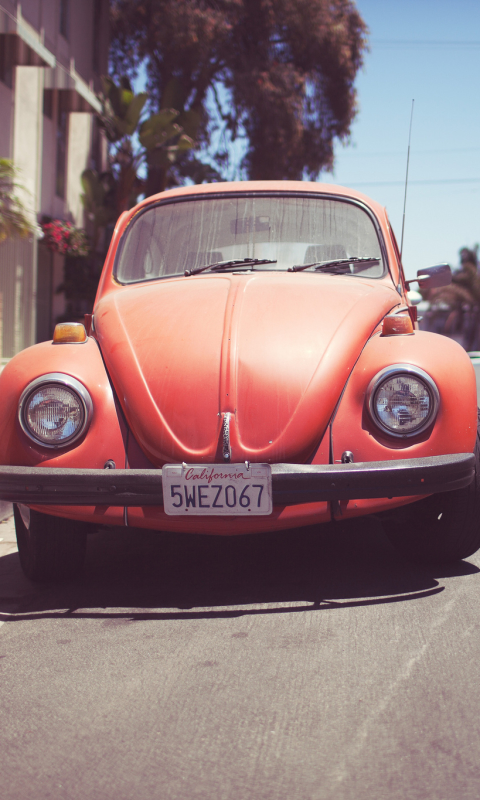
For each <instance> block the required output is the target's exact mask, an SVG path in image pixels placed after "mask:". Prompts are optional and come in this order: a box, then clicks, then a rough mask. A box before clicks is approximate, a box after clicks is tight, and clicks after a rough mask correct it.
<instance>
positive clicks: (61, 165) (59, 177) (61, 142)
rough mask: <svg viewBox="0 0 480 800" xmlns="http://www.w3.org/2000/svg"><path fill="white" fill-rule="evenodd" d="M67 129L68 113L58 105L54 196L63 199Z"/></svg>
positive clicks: (60, 104)
mask: <svg viewBox="0 0 480 800" xmlns="http://www.w3.org/2000/svg"><path fill="white" fill-rule="evenodd" d="M67 128H68V113H67V111H64V110H63V109H62V103H61V102H59V103H58V113H57V174H56V180H55V194H56V195H57V197H61V198H63V199H64V198H65V170H66V160H67Z"/></svg>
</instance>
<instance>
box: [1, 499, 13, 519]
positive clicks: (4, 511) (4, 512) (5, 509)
mask: <svg viewBox="0 0 480 800" xmlns="http://www.w3.org/2000/svg"><path fill="white" fill-rule="evenodd" d="M12 514H13V505H12V504H11V503H8V502H7V501H6V500H0V522H3V520H5V519H8V518H9V517H11V516H12Z"/></svg>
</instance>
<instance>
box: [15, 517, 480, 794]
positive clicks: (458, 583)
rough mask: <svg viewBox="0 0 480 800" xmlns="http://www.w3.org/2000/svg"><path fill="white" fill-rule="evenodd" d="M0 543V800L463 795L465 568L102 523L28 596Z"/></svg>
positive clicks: (470, 578)
mask: <svg viewBox="0 0 480 800" xmlns="http://www.w3.org/2000/svg"><path fill="white" fill-rule="evenodd" d="M0 539H2V540H3V541H1V542H0V548H1V552H2V553H3V557H2V558H0V594H1V600H0V611H1V612H2V613H1V615H0V619H1V620H2V621H3V622H4V624H3V625H2V627H1V628H0V669H1V671H2V681H1V703H2V711H1V720H2V725H1V728H0V747H1V758H2V766H1V775H2V779H1V784H2V789H1V797H2V800H27V799H28V800H29V798H32V800H33V799H34V800H43V799H44V798H45V799H46V798H48V799H49V800H57V798H65V800H86V798H88V799H89V800H90V798H91V800H190V799H192V798H195V799H196V798H199V799H201V800H211V799H212V800H213V799H215V800H326V799H327V798H328V800H330V799H331V800H383V799H384V798H385V800H453V799H454V800H463V799H464V798H472V800H477V798H478V797H479V796H480V736H479V734H480V730H479V729H480V620H479V605H480V603H479V601H480V571H479V569H478V567H479V566H480V557H474V558H471V559H470V560H469V561H468V562H463V563H461V564H460V565H459V566H457V567H456V568H454V569H443V570H442V569H436V570H435V569H424V568H419V567H412V566H411V565H409V564H408V563H407V562H405V561H404V560H403V559H401V558H400V557H399V556H397V555H396V553H395V552H394V551H393V550H392V548H391V547H390V545H389V543H388V542H387V541H386V539H385V538H384V536H383V534H382V532H381V530H380V529H379V527H378V526H377V524H376V523H375V522H372V521H363V522H360V523H356V524H352V525H349V526H346V525H344V526H340V525H339V526H336V527H335V528H333V527H330V528H325V530H324V531H323V532H322V533H321V534H320V535H319V534H317V533H315V532H314V531H313V530H312V529H304V530H301V531H292V532H288V533H282V534H269V535H262V536H252V537H240V538H236V539H222V538H213V537H212V538H201V537H192V536H176V537H169V536H167V535H161V534H154V533H150V532H138V531H137V532H135V531H121V530H115V531H109V532H106V533H105V532H104V533H98V534H95V535H94V536H93V537H91V539H90V541H89V556H88V564H87V570H86V572H85V576H84V577H83V578H82V579H81V580H78V581H76V582H75V583H73V584H71V585H67V586H63V587H56V588H39V587H36V586H35V587H34V586H33V585H32V584H30V583H29V582H28V581H27V580H26V579H25V578H24V577H23V576H22V574H21V572H20V568H19V564H18V557H17V554H16V551H15V545H14V544H13V525H12V521H11V520H9V521H6V522H3V523H1V524H0ZM10 542H11V543H10Z"/></svg>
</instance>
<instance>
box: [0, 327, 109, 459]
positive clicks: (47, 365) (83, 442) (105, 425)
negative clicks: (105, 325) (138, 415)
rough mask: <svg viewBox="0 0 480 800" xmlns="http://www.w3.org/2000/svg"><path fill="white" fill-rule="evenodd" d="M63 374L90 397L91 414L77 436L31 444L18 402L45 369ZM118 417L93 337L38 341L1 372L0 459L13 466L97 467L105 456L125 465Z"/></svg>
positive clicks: (45, 371) (44, 373) (44, 372)
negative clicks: (61, 442)
mask: <svg viewBox="0 0 480 800" xmlns="http://www.w3.org/2000/svg"><path fill="white" fill-rule="evenodd" d="M54 372H57V373H58V372H59V373H64V374H66V375H69V376H72V377H74V378H76V379H77V380H78V381H80V383H82V384H83V385H84V386H85V387H86V389H87V390H88V392H89V393H90V396H91V398H92V402H93V414H92V418H91V422H90V425H89V426H88V428H87V430H86V432H85V434H84V435H83V436H82V438H81V439H79V440H78V441H75V442H74V443H73V444H71V445H67V446H66V447H62V448H55V449H53V448H49V447H44V446H42V445H41V444H38V445H37V444H36V443H35V442H34V441H32V440H31V439H29V438H28V437H27V436H26V434H25V433H24V432H23V431H22V429H21V427H20V423H19V420H18V405H19V400H20V396H21V394H22V392H23V391H24V389H25V388H26V387H27V386H28V384H29V383H31V381H33V380H35V379H36V378H39V377H41V376H42V375H46V374H49V373H54ZM121 425H122V420H121V418H120V417H119V414H118V412H117V408H116V404H115V399H114V395H113V392H112V388H111V386H110V382H109V379H108V375H107V372H106V369H105V366H104V363H103V360H102V356H101V353H100V350H99V347H98V344H97V342H96V341H95V340H94V339H93V338H88V339H87V341H86V342H85V343H82V344H53V342H42V343H40V344H36V345H33V347H28V348H27V349H26V350H23V351H22V352H20V353H19V354H18V355H16V356H15V357H14V358H12V359H11V361H10V362H9V363H8V364H7V366H6V367H5V368H4V370H3V372H2V374H1V375H0V463H1V464H10V465H14V466H48V467H84V468H87V469H102V468H103V467H104V465H105V463H106V461H108V460H112V461H114V462H115V464H116V465H117V466H119V467H124V466H125V447H124V436H123V435H122V429H121Z"/></svg>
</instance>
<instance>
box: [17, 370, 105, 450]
mask: <svg viewBox="0 0 480 800" xmlns="http://www.w3.org/2000/svg"><path fill="white" fill-rule="evenodd" d="M92 408H93V406H92V400H91V398H90V395H89V394H88V392H87V390H86V389H85V387H84V386H83V385H82V384H81V383H80V382H79V381H77V380H75V378H71V377H70V376H69V375H62V374H59V373H54V374H50V375H43V376H42V377H41V378H37V380H35V381H33V382H32V383H31V384H30V385H29V386H27V388H26V389H25V391H24V392H23V394H22V397H21V398H20V405H19V420H20V424H21V426H22V428H23V430H24V432H25V433H26V434H27V436H29V437H30V438H31V439H33V440H34V441H36V442H37V443H40V444H42V445H44V446H46V447H63V446H65V445H67V444H71V443H72V442H74V441H75V440H76V439H78V438H79V437H80V436H81V435H82V433H83V432H84V431H85V429H86V427H87V425H88V424H89V422H90V417H91V413H92Z"/></svg>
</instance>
